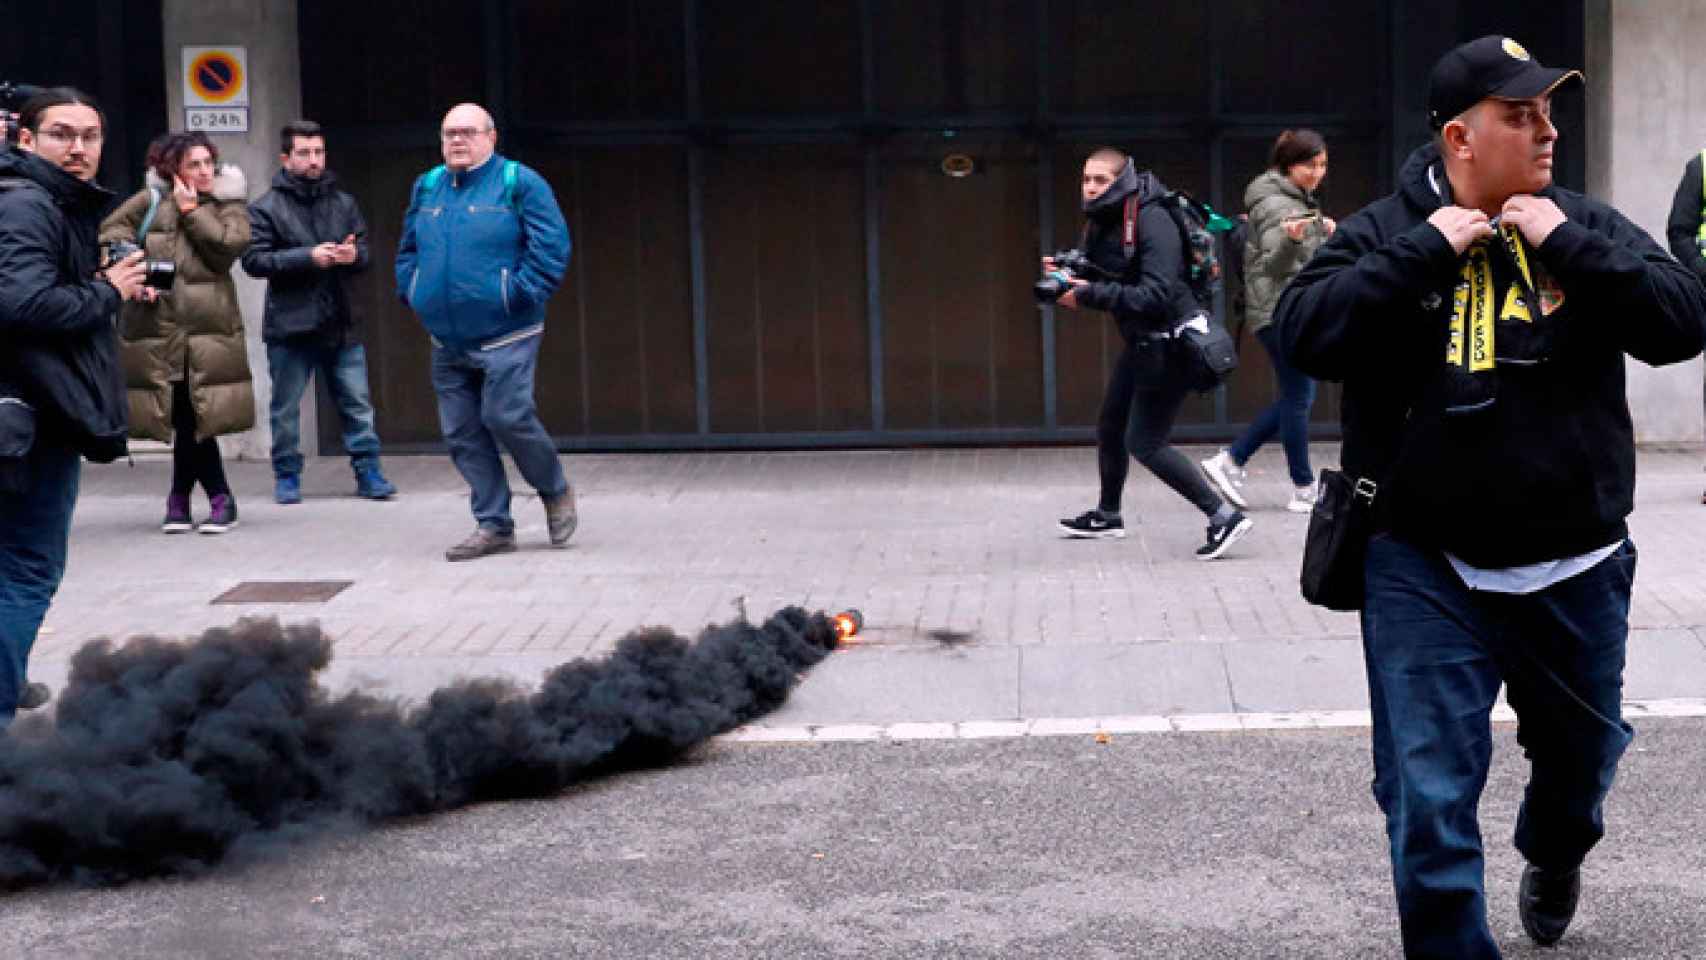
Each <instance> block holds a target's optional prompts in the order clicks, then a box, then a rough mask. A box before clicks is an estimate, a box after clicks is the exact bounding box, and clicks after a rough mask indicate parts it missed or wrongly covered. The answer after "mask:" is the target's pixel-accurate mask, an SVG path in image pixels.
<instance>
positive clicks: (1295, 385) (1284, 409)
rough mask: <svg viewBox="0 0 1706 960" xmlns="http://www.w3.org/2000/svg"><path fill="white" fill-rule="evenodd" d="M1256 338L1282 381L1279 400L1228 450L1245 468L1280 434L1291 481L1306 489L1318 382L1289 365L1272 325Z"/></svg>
mask: <svg viewBox="0 0 1706 960" xmlns="http://www.w3.org/2000/svg"><path fill="white" fill-rule="evenodd" d="M1256 339H1257V340H1260V341H1262V347H1263V349H1265V350H1267V351H1268V359H1270V360H1272V361H1273V363H1274V374H1275V375H1276V376H1277V377H1278V378H1279V388H1280V395H1279V399H1277V400H1275V401H1274V402H1273V403H1271V404H1269V405H1268V408H1267V409H1266V410H1263V411H1262V412H1261V413H1259V414H1257V415H1256V419H1254V420H1252V421H1250V426H1248V427H1246V428H1245V430H1244V433H1243V434H1242V435H1241V436H1239V437H1238V439H1236V440H1234V441H1232V446H1230V447H1227V448H1226V450H1227V452H1228V453H1230V454H1231V455H1232V460H1233V462H1235V463H1237V464H1238V465H1239V466H1243V465H1244V464H1246V463H1249V462H1250V458H1251V457H1253V456H1255V455H1256V451H1257V450H1259V449H1261V446H1262V444H1264V443H1267V442H1268V441H1269V440H1272V439H1273V438H1274V434H1276V433H1277V434H1279V438H1280V443H1281V444H1282V445H1283V446H1284V447H1285V464H1286V467H1287V468H1288V469H1289V470H1290V471H1291V482H1292V483H1294V484H1296V485H1297V486H1300V487H1307V486H1309V485H1310V484H1312V483H1314V482H1315V471H1314V470H1313V469H1311V468H1310V466H1309V408H1310V406H1312V405H1313V404H1314V403H1315V381H1314V380H1311V379H1309V376H1308V375H1307V374H1304V373H1301V372H1299V371H1298V369H1297V368H1296V367H1294V366H1292V365H1291V364H1289V363H1287V362H1286V360H1285V354H1284V353H1282V352H1281V351H1280V349H1279V332H1278V331H1277V330H1275V329H1274V328H1273V326H1271V325H1270V326H1266V327H1263V328H1262V329H1260V330H1258V331H1256Z"/></svg>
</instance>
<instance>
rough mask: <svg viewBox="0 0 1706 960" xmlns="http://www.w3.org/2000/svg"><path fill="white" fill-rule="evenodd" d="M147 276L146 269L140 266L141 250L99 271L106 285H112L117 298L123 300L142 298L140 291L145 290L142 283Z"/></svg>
mask: <svg viewBox="0 0 1706 960" xmlns="http://www.w3.org/2000/svg"><path fill="white" fill-rule="evenodd" d="M147 275H148V271H147V269H146V268H144V267H143V266H142V251H141V250H138V251H136V252H135V253H133V254H131V255H130V256H128V257H125V258H124V259H123V260H120V261H119V262H117V263H115V264H113V265H112V266H110V267H108V268H106V269H105V270H103V271H101V276H103V277H105V278H106V281H107V283H110V284H112V288H113V289H114V290H117V291H118V295H119V297H120V298H121V299H124V300H136V299H139V298H141V297H142V291H143V290H144V289H145V288H144V287H143V284H142V281H143V280H144V279H145V278H146V277H147Z"/></svg>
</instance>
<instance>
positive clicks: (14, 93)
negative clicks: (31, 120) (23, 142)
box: [0, 80, 41, 144]
mask: <svg viewBox="0 0 1706 960" xmlns="http://www.w3.org/2000/svg"><path fill="white" fill-rule="evenodd" d="M40 92H41V88H40V87H32V86H30V85H29V84H27V83H13V82H12V81H10V80H0V134H4V135H5V136H4V139H5V142H6V143H8V144H16V143H17V142H18V111H19V110H22V109H23V108H24V101H26V100H28V99H29V98H31V97H33V96H35V95H36V94H38V93H40Z"/></svg>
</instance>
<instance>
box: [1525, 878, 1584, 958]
mask: <svg viewBox="0 0 1706 960" xmlns="http://www.w3.org/2000/svg"><path fill="white" fill-rule="evenodd" d="M1581 896H1582V870H1581V868H1580V867H1577V868H1576V869H1574V870H1542V869H1540V868H1539V867H1537V866H1535V865H1534V864H1532V863H1531V864H1527V865H1526V866H1524V867H1523V868H1522V883H1521V884H1520V885H1518V888H1517V894H1516V912H1517V915H1518V916H1520V917H1521V918H1522V929H1523V930H1524V931H1526V932H1527V933H1528V938H1529V939H1530V940H1533V941H1534V942H1535V943H1538V944H1540V945H1541V946H1543V947H1550V946H1551V945H1553V944H1554V943H1557V942H1558V941H1559V940H1561V939H1563V937H1564V931H1565V930H1567V929H1569V927H1570V921H1571V920H1573V919H1575V916H1576V903H1577V901H1579V900H1580V899H1581Z"/></svg>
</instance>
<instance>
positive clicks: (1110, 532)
mask: <svg viewBox="0 0 1706 960" xmlns="http://www.w3.org/2000/svg"><path fill="white" fill-rule="evenodd" d="M1059 525H1060V529H1061V530H1062V531H1064V532H1065V533H1066V535H1067V536H1069V537H1078V538H1080V539H1103V538H1106V537H1113V538H1116V539H1118V538H1120V537H1124V536H1125V521H1124V520H1121V519H1120V518H1119V517H1110V516H1108V515H1106V514H1104V513H1103V512H1102V511H1101V510H1086V511H1084V512H1083V513H1081V514H1079V515H1078V516H1076V517H1071V518H1062V519H1061V520H1060V521H1059Z"/></svg>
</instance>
